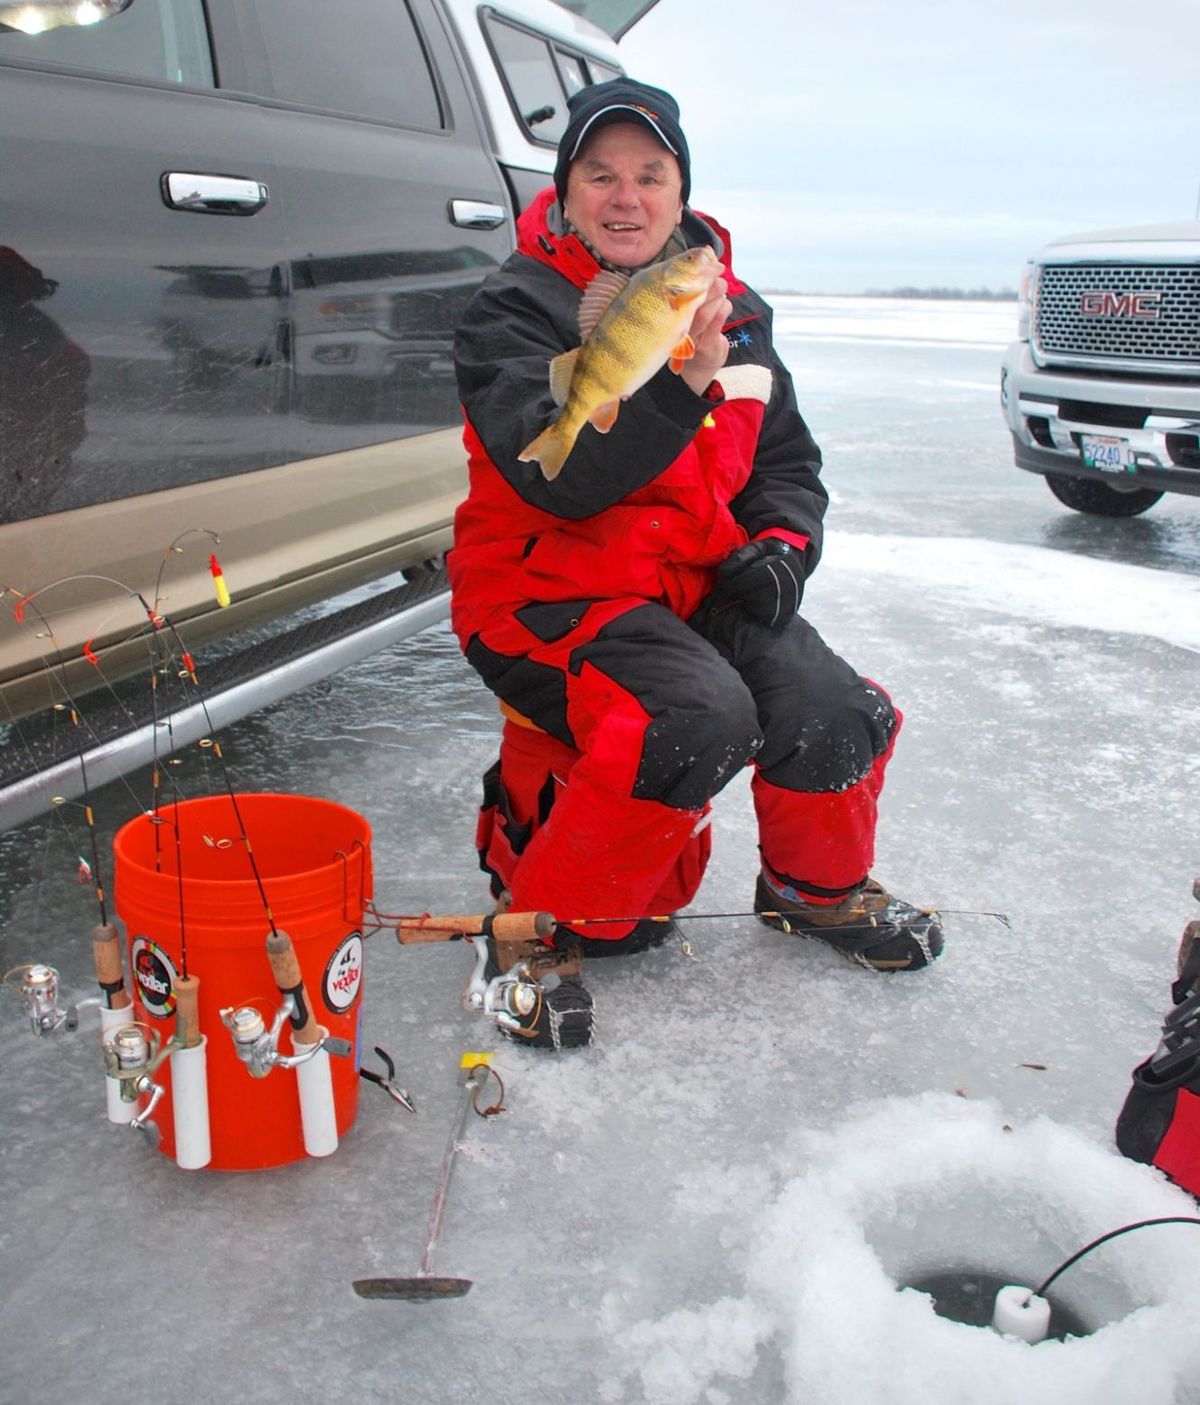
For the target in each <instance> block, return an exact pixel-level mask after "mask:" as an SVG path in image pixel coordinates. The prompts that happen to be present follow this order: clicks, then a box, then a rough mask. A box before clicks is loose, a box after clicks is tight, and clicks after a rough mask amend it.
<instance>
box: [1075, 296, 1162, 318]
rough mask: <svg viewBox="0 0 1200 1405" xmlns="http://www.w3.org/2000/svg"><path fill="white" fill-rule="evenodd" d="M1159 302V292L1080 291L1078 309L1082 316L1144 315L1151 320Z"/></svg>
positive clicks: (1156, 311)
mask: <svg viewBox="0 0 1200 1405" xmlns="http://www.w3.org/2000/svg"><path fill="white" fill-rule="evenodd" d="M1161 302H1162V294H1161V293H1081V294H1080V296H1079V311H1080V315H1081V316H1083V317H1145V318H1148V319H1150V320H1151V321H1153V320H1154V319H1155V318H1156V317H1157V316H1158V313H1159V304H1160V303H1161Z"/></svg>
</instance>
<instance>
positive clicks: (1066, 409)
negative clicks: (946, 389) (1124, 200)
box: [1000, 221, 1200, 517]
mask: <svg viewBox="0 0 1200 1405" xmlns="http://www.w3.org/2000/svg"><path fill="white" fill-rule="evenodd" d="M1018 336H1019V340H1018V341H1016V342H1014V343H1013V344H1012V345H1011V346H1010V347H1009V348H1008V351H1007V352H1006V353H1005V356H1004V363H1003V368H1002V370H1001V377H1000V401H1001V404H1002V405H1003V407H1004V414H1005V418H1006V419H1007V421H1008V427H1009V429H1010V430H1011V431H1012V437H1013V446H1014V449H1015V451H1016V461H1017V467H1018V468H1024V469H1028V470H1029V471H1030V472H1031V473H1040V474H1042V475H1043V476H1044V478H1045V479H1046V483H1047V485H1048V486H1049V488H1050V491H1051V492H1052V493H1053V494H1054V496H1055V497H1056V498H1058V500H1059V501H1060V502H1062V503H1065V504H1066V506H1067V507H1071V508H1074V509H1075V510H1076V511H1077V512H1087V513H1092V514H1094V515H1096V516H1100V517H1133V516H1135V515H1136V514H1137V513H1139V512H1145V511H1146V509H1147V508H1148V507H1152V506H1153V505H1154V504H1155V503H1156V502H1157V501H1158V500H1159V498H1161V497H1162V495H1163V493H1190V494H1192V495H1193V496H1200V222H1198V221H1187V222H1184V223H1179V224H1164V225H1149V226H1145V227H1141V228H1134V229H1111V230H1102V231H1100V232H1098V233H1094V234H1078V235H1071V236H1068V237H1066V238H1063V239H1056V240H1054V241H1053V242H1052V243H1050V244H1048V245H1046V247H1045V248H1044V249H1042V250H1040V251H1039V253H1038V254H1037V255H1036V256H1035V257H1034V258H1033V259H1031V260H1030V262H1029V263H1028V265H1027V266H1026V270H1025V277H1024V279H1023V280H1022V288H1021V309H1020V322H1019V327H1018Z"/></svg>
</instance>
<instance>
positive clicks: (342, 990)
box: [323, 932, 363, 1014]
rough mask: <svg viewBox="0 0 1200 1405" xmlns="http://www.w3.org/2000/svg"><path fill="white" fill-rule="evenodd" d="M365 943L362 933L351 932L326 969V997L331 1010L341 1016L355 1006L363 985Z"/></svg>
mask: <svg viewBox="0 0 1200 1405" xmlns="http://www.w3.org/2000/svg"><path fill="white" fill-rule="evenodd" d="M362 970H363V941H362V933H361V932H351V933H350V935H349V936H348V937H346V938H345V939H344V940H343V942H342V943H341V945H340V946H339V947H338V949H337V950H336V951H335V952H334V953H333V955H332V956H331V957H330V958H329V965H328V966H326V967H325V981H324V992H323V993H324V996H325V1003H326V1005H328V1006H329V1008H330V1009H331V1010H333V1011H335V1012H336V1013H338V1014H340V1013H341V1012H342V1011H343V1010H348V1009H349V1008H350V1006H351V1005H353V1004H354V1000H355V997H356V996H357V995H358V988H359V986H360V985H362Z"/></svg>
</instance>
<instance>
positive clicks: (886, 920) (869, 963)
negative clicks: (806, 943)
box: [754, 874, 942, 971]
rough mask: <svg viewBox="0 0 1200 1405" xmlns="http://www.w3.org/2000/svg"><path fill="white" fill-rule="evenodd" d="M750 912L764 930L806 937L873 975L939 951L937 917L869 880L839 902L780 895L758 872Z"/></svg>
mask: <svg viewBox="0 0 1200 1405" xmlns="http://www.w3.org/2000/svg"><path fill="white" fill-rule="evenodd" d="M754 910H755V912H757V913H758V915H759V919H760V920H761V921H763V922H765V923H766V924H767V926H768V927H777V928H778V929H779V930H780V931H781V932H788V933H790V934H792V935H793V936H798V937H811V938H813V939H814V940H816V941H819V942H824V943H825V945H826V946H831V947H832V948H833V949H834V951H836V952H839V953H840V954H841V955H842V956H844V957H846V959H847V960H848V961H854V962H856V963H857V964H858V965H859V966H866V967H867V968H868V969H870V970H872V971H916V970H919V969H920V968H921V967H922V966H928V965H929V963H930V962H931V961H933V960H935V959H936V958H937V956H938V955H939V954H940V953H941V950H942V928H941V924H940V923H939V922H938V918H937V913H936V912H933V911H932V910H931V909H929V908H921V907H913V906H912V904H911V903H906V902H902V901H901V900H900V899H899V898H894V897H892V896H891V894H890V893H888V892H887V891H886V889H884V887H883V886H882V885H881V884H879V883H877V882H876V881H875V879H873V878H868V879H867V880H866V881H865V882H864V883H863V884H862V886H861V887H859V888H856V889H855V890H854V891H853V892H852V893H850V894H848V895H847V896H846V897H845V898H843V899H842V901H841V902H839V903H833V904H830V905H828V906H821V905H820V904H818V903H807V902H805V901H803V899H801V898H799V897H795V896H785V895H784V894H782V893H780V892H778V890H777V889H776V888H775V887H774V886H773V885H772V884H770V883H768V882H767V879H766V877H765V876H764V875H763V874H759V878H758V887H757V888H756V889H755V893H754Z"/></svg>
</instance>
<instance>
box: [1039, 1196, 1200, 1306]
mask: <svg viewBox="0 0 1200 1405" xmlns="http://www.w3.org/2000/svg"><path fill="white" fill-rule="evenodd" d="M1157 1224H1200V1219H1197V1218H1196V1217H1195V1216H1193V1215H1166V1216H1164V1217H1163V1218H1162V1219H1156V1220H1138V1221H1137V1222H1136V1224H1127V1225H1122V1226H1121V1228H1120V1229H1113V1230H1109V1232H1108V1233H1107V1234H1102V1235H1101V1236H1100V1238H1099V1239H1093V1240H1092V1242H1091V1243H1090V1244H1085V1245H1084V1246H1083V1248H1082V1249H1080V1250H1079V1251H1078V1252H1077V1253H1074V1254H1072V1255H1071V1257H1070V1258H1069V1259H1066V1260H1065V1261H1064V1262H1063V1263H1061V1264H1059V1266H1058V1267H1057V1268H1056V1269H1055V1270H1054V1272H1053V1273H1052V1274H1051V1275H1050V1277H1049V1278H1047V1279H1046V1281H1045V1282H1044V1283H1043V1284H1042V1285H1041V1286H1040V1287H1038V1288H1035V1289H1034V1290H1033V1292H1032V1294H1031V1295H1030V1296H1031V1297H1035V1298H1041V1297H1044V1296H1045V1294H1046V1289H1047V1288H1049V1286H1050V1285H1051V1283H1053V1282H1054V1280H1055V1279H1056V1278H1057V1277H1058V1276H1059V1274H1060V1273H1065V1272H1066V1270H1067V1269H1069V1268H1070V1267H1071V1265H1072V1264H1075V1263H1078V1262H1079V1260H1080V1259H1081V1258H1083V1256H1084V1255H1085V1254H1090V1253H1091V1252H1092V1250H1093V1249H1097V1248H1099V1246H1100V1245H1101V1244H1106V1243H1107V1242H1108V1241H1109V1240H1110V1239H1116V1238H1118V1237H1119V1236H1120V1235H1122V1234H1129V1233H1131V1232H1132V1231H1133V1230H1135V1229H1147V1228H1148V1227H1149V1226H1151V1225H1157ZM1025 1301H1026V1303H1028V1301H1029V1299H1028V1298H1027V1299H1026V1300H1025Z"/></svg>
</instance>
